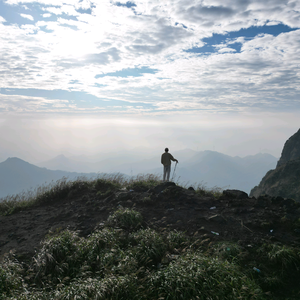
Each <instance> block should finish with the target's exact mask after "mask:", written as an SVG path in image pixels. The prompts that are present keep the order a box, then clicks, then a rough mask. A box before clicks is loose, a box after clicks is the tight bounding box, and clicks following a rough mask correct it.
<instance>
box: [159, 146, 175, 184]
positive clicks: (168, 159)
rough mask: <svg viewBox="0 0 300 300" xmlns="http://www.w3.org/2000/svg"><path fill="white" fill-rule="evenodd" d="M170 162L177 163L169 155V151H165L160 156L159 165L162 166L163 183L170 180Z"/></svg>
mask: <svg viewBox="0 0 300 300" xmlns="http://www.w3.org/2000/svg"><path fill="white" fill-rule="evenodd" d="M171 160H173V161H176V162H177V163H178V160H177V159H175V158H174V157H173V155H172V154H171V153H169V149H168V148H166V149H165V153H163V154H162V155H161V163H162V164H163V165H164V179H163V181H166V177H167V181H169V179H170V173H171Z"/></svg>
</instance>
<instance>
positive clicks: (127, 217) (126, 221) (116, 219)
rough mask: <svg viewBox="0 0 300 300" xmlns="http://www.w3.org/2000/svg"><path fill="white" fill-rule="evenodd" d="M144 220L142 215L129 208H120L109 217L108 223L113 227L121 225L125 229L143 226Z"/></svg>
mask: <svg viewBox="0 0 300 300" xmlns="http://www.w3.org/2000/svg"><path fill="white" fill-rule="evenodd" d="M142 222H143V217H142V215H141V214H140V213H139V212H137V211H135V210H133V209H129V208H123V207H121V208H119V209H118V210H116V211H115V212H114V213H113V214H112V215H110V216H109V218H108V219H107V225H109V226H112V227H120V228H123V229H129V230H133V229H137V228H139V227H141V225H142Z"/></svg>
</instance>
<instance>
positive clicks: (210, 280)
mask: <svg viewBox="0 0 300 300" xmlns="http://www.w3.org/2000/svg"><path fill="white" fill-rule="evenodd" d="M147 293H148V295H147V297H145V298H143V299H170V300H171V299H172V300H176V299H178V300H179V299H180V300H181V299H203V300H204V299H224V300H225V299H232V300H233V299H249V300H250V299H252V300H254V299H263V296H262V291H261V289H260V288H259V286H257V285H256V284H255V282H254V281H252V280H250V279H248V278H247V277H246V276H245V275H243V274H242V273H240V272H239V271H238V268H237V266H235V265H234V264H231V263H229V262H227V261H221V260H219V259H216V258H208V257H205V256H203V255H202V254H200V253H188V254H187V255H186V256H184V257H180V258H178V259H177V260H175V261H173V262H171V263H170V264H169V266H168V267H166V268H165V269H162V270H159V271H157V272H155V273H152V274H151V275H150V276H149V278H148V279H147Z"/></svg>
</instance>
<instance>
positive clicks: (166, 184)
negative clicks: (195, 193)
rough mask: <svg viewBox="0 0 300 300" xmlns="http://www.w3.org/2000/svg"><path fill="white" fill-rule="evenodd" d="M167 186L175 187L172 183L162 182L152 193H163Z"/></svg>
mask: <svg viewBox="0 0 300 300" xmlns="http://www.w3.org/2000/svg"><path fill="white" fill-rule="evenodd" d="M169 186H176V184H175V183H174V182H163V183H161V184H159V185H157V186H155V187H154V188H153V189H152V191H153V192H154V193H155V194H158V193H160V192H162V191H164V190H165V189H166V188H168V187H169Z"/></svg>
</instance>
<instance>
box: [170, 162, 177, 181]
mask: <svg viewBox="0 0 300 300" xmlns="http://www.w3.org/2000/svg"><path fill="white" fill-rule="evenodd" d="M176 167H177V161H176V164H175V168H174V171H173V176H172V178H171V181H173V178H174V175H175V170H176Z"/></svg>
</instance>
